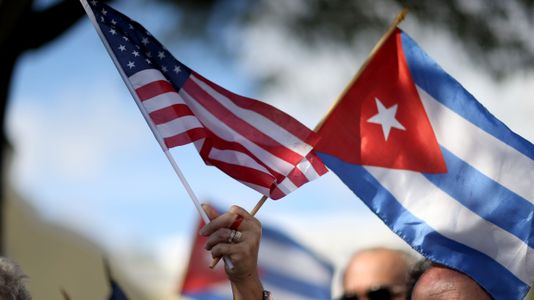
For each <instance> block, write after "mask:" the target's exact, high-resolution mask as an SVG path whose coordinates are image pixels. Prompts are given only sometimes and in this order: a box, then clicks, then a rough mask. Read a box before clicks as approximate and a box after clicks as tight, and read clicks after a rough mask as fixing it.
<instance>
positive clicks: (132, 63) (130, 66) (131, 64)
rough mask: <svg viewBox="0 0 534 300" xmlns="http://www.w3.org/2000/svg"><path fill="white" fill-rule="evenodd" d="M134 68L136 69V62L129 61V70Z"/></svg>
mask: <svg viewBox="0 0 534 300" xmlns="http://www.w3.org/2000/svg"><path fill="white" fill-rule="evenodd" d="M133 67H135V64H134V62H133V61H129V62H128V68H130V69H131V68H133Z"/></svg>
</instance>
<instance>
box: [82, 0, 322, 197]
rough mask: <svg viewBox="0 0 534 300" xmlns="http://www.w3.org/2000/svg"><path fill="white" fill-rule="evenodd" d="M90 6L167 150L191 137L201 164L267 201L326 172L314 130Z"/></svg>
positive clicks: (99, 6)
mask: <svg viewBox="0 0 534 300" xmlns="http://www.w3.org/2000/svg"><path fill="white" fill-rule="evenodd" d="M89 4H90V5H88V7H89V8H90V10H91V11H92V13H93V15H94V21H95V22H94V23H96V24H97V25H98V27H99V29H100V31H101V33H102V35H103V37H104V38H105V39H106V41H107V43H108V44H109V48H111V50H112V52H113V55H114V56H115V57H116V61H117V62H118V65H120V66H118V67H119V68H121V69H122V70H123V72H124V74H125V75H126V77H127V80H128V81H129V84H130V85H131V87H132V88H133V89H134V90H135V94H136V95H137V96H138V98H139V100H140V101H141V105H140V109H141V110H145V111H146V114H145V115H148V116H149V119H150V120H147V122H152V123H153V125H154V127H155V129H156V130H155V131H156V133H155V134H156V135H159V136H160V137H161V138H162V140H163V141H164V143H165V145H166V146H167V147H168V148H172V147H176V146H181V145H185V144H188V143H192V142H194V143H195V146H196V148H197V150H198V151H199V153H200V155H201V157H202V159H203V160H204V162H205V163H206V164H208V165H213V166H216V167H217V168H219V169H220V170H222V171H223V172H225V173H226V174H228V175H230V176H231V177H233V178H235V179H236V180H238V181H240V182H242V183H243V184H245V185H247V186H249V187H251V188H253V189H255V190H257V191H258V192H260V193H262V194H264V195H266V196H269V197H270V198H272V199H279V198H282V197H283V196H285V195H287V194H288V193H290V192H292V191H293V190H295V189H297V188H298V187H300V186H301V185H303V184H304V183H306V182H308V181H311V180H313V179H315V178H318V177H319V176H321V175H323V174H324V173H326V172H327V170H326V168H325V167H324V165H323V164H322V162H321V161H320V160H319V158H318V157H317V156H316V155H315V154H314V152H313V151H312V149H313V146H314V145H315V144H316V142H317V141H318V137H317V135H316V134H315V133H314V132H313V131H311V130H309V129H308V128H306V127H305V126H304V125H303V124H301V123H300V122H298V121H297V120H295V119H293V118H292V117H291V116H289V115H287V114H286V113H284V112H282V111H280V110H278V109H276V108H274V107H272V106H270V105H268V104H265V103H263V102H260V101H257V100H254V99H250V98H246V97H243V96H239V95H236V94H234V93H232V92H230V91H228V90H226V89H224V88H222V87H220V86H218V85H216V84H215V83H213V82H211V81H209V80H207V79H206V78H204V77H202V76H201V75H200V74H198V73H196V72H195V71H193V70H191V69H190V68H188V67H187V66H185V65H184V64H182V63H181V62H179V61H178V60H176V59H175V58H174V57H173V56H172V54H171V53H170V52H169V51H168V50H167V49H166V48H165V47H164V46H163V45H162V44H161V43H159V42H158V41H157V40H156V39H155V38H154V37H153V36H152V35H151V34H150V33H149V32H148V31H147V30H146V29H145V28H143V26H141V25H140V24H139V23H137V22H135V21H133V20H131V19H130V18H128V17H127V16H125V15H123V14H121V13H120V12H118V11H116V10H114V9H113V8H111V7H109V6H108V5H106V4H104V3H99V2H98V1H95V0H93V1H90V2H89ZM86 8H87V5H86ZM89 16H90V17H93V16H91V14H90V13H89Z"/></svg>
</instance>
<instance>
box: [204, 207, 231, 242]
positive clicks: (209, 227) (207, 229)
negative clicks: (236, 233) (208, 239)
mask: <svg viewBox="0 0 534 300" xmlns="http://www.w3.org/2000/svg"><path fill="white" fill-rule="evenodd" d="M235 218H236V215H235V214H233V213H225V214H223V215H220V216H218V217H217V218H215V219H213V220H211V222H209V223H208V224H206V226H204V227H202V229H200V235H204V236H207V235H210V234H212V233H214V232H215V231H217V230H218V229H220V228H226V227H230V225H231V224H232V222H234V219H235Z"/></svg>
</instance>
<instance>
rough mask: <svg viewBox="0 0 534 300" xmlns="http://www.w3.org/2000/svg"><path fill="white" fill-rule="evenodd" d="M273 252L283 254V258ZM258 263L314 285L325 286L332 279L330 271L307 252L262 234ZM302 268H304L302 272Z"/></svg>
mask: <svg viewBox="0 0 534 300" xmlns="http://www.w3.org/2000/svg"><path fill="white" fill-rule="evenodd" d="M273 253H278V254H283V256H284V258H285V259H280V256H278V255H273ZM258 257H259V258H258V260H259V261H258V265H259V266H260V268H261V266H265V267H266V268H267V267H268V268H269V269H270V270H276V271H277V272H279V273H281V274H284V276H287V277H291V278H298V280H300V281H302V282H306V283H309V284H310V285H316V286H327V284H328V283H329V282H330V280H331V279H332V278H331V277H330V276H331V275H330V271H329V270H326V269H325V268H324V267H323V265H321V264H320V263H318V262H317V260H316V259H315V258H314V257H312V256H309V255H308V253H306V252H304V251H302V250H301V249H298V248H295V247H293V246H291V245H286V244H282V243H280V242H277V241H276V240H272V239H269V237H268V236H266V235H264V237H263V241H262V243H261V247H260V253H259V256H258ZM288 261H291V263H288ZM303 270H306V271H305V272H303Z"/></svg>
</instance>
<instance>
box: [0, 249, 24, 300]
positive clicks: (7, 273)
mask: <svg viewBox="0 0 534 300" xmlns="http://www.w3.org/2000/svg"><path fill="white" fill-rule="evenodd" d="M26 278H27V277H26V275H24V273H23V272H22V270H21V269H20V267H19V266H18V265H17V264H16V263H15V262H13V261H12V260H10V259H8V258H5V257H0V299H3V300H31V296H30V293H29V292H28V290H26V286H25V285H24V280H25V279H26Z"/></svg>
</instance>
